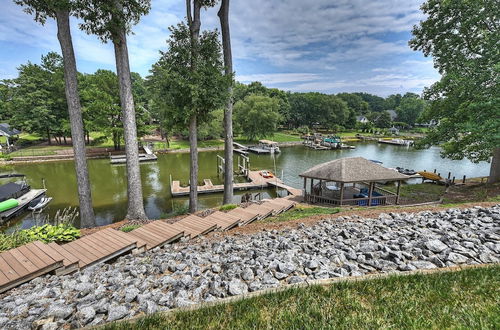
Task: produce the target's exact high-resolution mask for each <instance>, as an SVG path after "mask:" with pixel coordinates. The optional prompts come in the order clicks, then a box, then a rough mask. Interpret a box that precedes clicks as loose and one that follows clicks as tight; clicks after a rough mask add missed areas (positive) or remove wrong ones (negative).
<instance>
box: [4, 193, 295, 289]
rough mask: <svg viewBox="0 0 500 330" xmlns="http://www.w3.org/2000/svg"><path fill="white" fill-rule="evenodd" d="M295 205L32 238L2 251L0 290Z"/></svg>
mask: <svg viewBox="0 0 500 330" xmlns="http://www.w3.org/2000/svg"><path fill="white" fill-rule="evenodd" d="M295 204H296V202H295V201H293V200H291V199H289V198H277V199H273V200H266V201H264V202H263V203H261V204H260V203H254V204H251V205H250V206H248V207H246V208H243V207H237V208H235V209H233V210H231V211H229V212H220V211H216V212H213V213H211V214H209V215H208V216H205V217H200V216H197V215H188V216H187V217H185V218H183V219H181V220H179V221H177V222H175V223H172V224H169V223H166V222H165V221H163V220H156V221H153V222H150V223H148V224H146V225H144V226H141V227H139V228H137V229H134V230H132V231H131V232H129V233H124V232H122V231H120V230H115V229H111V228H107V229H103V230H99V231H97V232H95V233H93V234H90V235H86V236H84V237H82V238H79V239H77V240H75V241H72V242H70V243H67V244H63V245H59V244H56V243H49V244H44V243H42V242H39V241H36V242H32V243H29V244H25V245H23V246H20V247H18V248H15V249H11V250H8V251H4V252H2V253H0V293H2V292H5V291H7V290H9V289H12V288H14V287H16V286H18V285H20V284H22V283H25V282H28V281H30V280H32V279H34V278H36V277H38V276H42V275H45V274H49V273H51V274H56V275H63V274H69V273H72V272H75V271H77V270H80V269H83V268H86V267H89V266H92V265H95V264H99V263H103V262H107V261H110V260H112V259H114V258H116V257H118V256H120V255H123V254H126V253H131V252H132V253H141V252H144V251H146V250H150V249H153V248H155V247H159V246H162V245H165V244H169V243H172V242H174V241H176V240H178V239H180V238H181V237H186V238H195V237H198V236H200V235H205V234H207V233H209V232H211V231H214V230H220V231H224V230H230V229H231V228H234V227H237V226H242V225H245V224H247V223H250V222H252V221H256V220H260V219H263V218H265V217H268V216H272V215H276V214H279V213H281V212H284V211H286V210H288V209H290V208H292V207H293V206H294V205H295Z"/></svg>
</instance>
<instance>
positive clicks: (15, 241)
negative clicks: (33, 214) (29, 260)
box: [0, 224, 80, 252]
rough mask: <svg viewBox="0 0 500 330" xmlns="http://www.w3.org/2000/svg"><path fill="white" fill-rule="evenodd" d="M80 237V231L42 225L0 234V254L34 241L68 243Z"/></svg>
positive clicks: (67, 226) (69, 226) (64, 225)
mask: <svg viewBox="0 0 500 330" xmlns="http://www.w3.org/2000/svg"><path fill="white" fill-rule="evenodd" d="M78 237H80V230H79V229H77V228H75V227H73V226H71V225H68V224H60V225H56V226H53V225H49V224H46V225H43V226H40V227H32V228H30V229H24V230H20V231H15V232H14V233H12V234H0V252H2V251H7V250H10V249H14V248H16V247H19V246H21V245H25V244H28V243H30V242H34V241H42V242H44V243H50V242H70V241H74V240H75V239H77V238H78Z"/></svg>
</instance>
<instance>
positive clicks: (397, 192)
mask: <svg viewBox="0 0 500 330" xmlns="http://www.w3.org/2000/svg"><path fill="white" fill-rule="evenodd" d="M400 191H401V180H398V189H397V190H396V205H399V193H400Z"/></svg>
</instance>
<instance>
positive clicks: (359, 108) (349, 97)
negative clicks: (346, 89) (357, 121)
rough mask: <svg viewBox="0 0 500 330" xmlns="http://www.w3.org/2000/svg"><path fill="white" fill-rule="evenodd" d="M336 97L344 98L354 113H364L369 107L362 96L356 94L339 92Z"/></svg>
mask: <svg viewBox="0 0 500 330" xmlns="http://www.w3.org/2000/svg"><path fill="white" fill-rule="evenodd" d="M337 97H340V98H341V99H342V100H344V101H345V102H346V103H347V106H348V107H349V109H351V110H353V111H354V113H355V114H356V115H364V114H366V113H367V112H368V111H369V109H370V105H369V104H368V102H366V101H364V100H363V98H362V97H361V96H359V95H357V94H353V93H339V94H337Z"/></svg>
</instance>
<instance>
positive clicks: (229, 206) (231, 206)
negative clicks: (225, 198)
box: [219, 204, 238, 211]
mask: <svg viewBox="0 0 500 330" xmlns="http://www.w3.org/2000/svg"><path fill="white" fill-rule="evenodd" d="M237 207H238V205H236V204H226V205H222V206H221V207H220V208H219V211H230V210H233V209H235V208H237Z"/></svg>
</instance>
